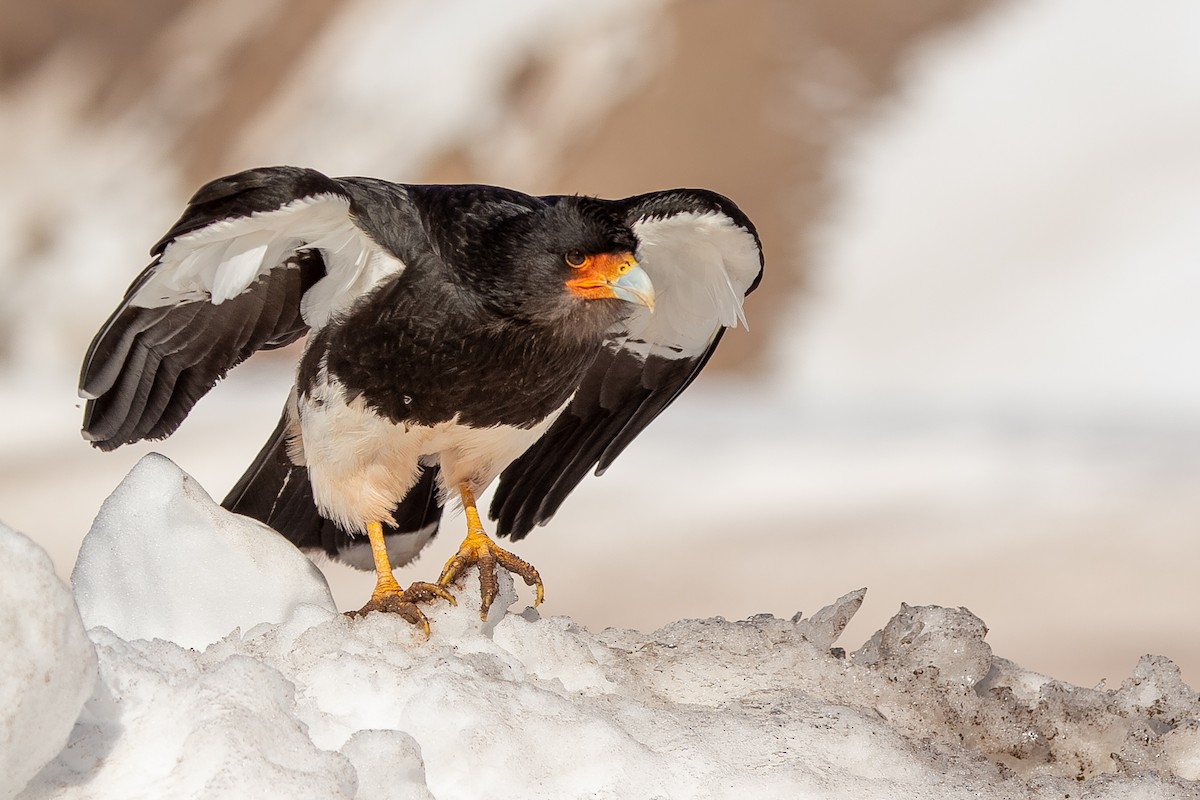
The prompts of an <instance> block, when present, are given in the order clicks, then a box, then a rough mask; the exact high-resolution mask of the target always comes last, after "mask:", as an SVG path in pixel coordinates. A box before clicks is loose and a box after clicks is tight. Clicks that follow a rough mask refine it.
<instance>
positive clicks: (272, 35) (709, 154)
mask: <svg viewBox="0 0 1200 800" xmlns="http://www.w3.org/2000/svg"><path fill="white" fill-rule="evenodd" d="M354 5H355V4H354V3H345V4H333V3H326V2H323V1H322V0H290V1H289V2H286V3H282V4H279V5H278V7H277V8H276V9H275V10H274V11H269V10H268V11H265V12H264V11H256V12H255V14H254V15H253V17H254V18H253V19H247V13H246V7H243V6H240V5H239V4H237V3H230V2H224V0H160V1H159V2H153V3H146V2H136V1H135V0H42V2H39V3H29V2H25V0H0V16H2V18H3V19H4V24H3V26H0V81H2V82H3V86H4V88H5V89H6V90H11V89H12V88H13V87H15V86H19V85H20V84H21V83H22V82H26V81H30V80H33V79H35V78H36V75H37V73H38V71H39V69H40V68H41V67H42V66H43V65H44V64H45V63H46V62H47V61H49V60H50V59H52V58H60V59H61V58H63V57H64V54H69V57H70V58H71V59H73V60H75V61H81V62H83V63H85V64H86V67H87V72H88V74H89V75H90V76H91V77H92V78H93V79H94V81H93V84H92V86H91V87H90V89H89V91H90V92H91V94H90V96H88V97H87V98H86V100H85V102H84V103H83V104H82V109H83V110H82V112H81V115H80V117H79V118H78V119H77V120H76V124H78V125H79V126H81V127H83V128H86V127H88V126H89V125H93V124H98V123H101V122H103V121H104V120H106V119H112V118H114V117H119V116H121V115H123V114H127V113H128V112H129V109H130V108H134V107H141V108H140V112H139V113H142V114H147V113H149V114H161V115H162V116H163V117H169V118H170V119H169V123H170V124H169V125H167V126H166V127H167V130H168V131H169V132H170V136H169V141H168V143H167V147H168V148H169V157H170V158H171V159H172V160H173V162H174V163H175V164H177V165H178V169H179V175H180V181H181V182H182V183H183V184H185V185H184V186H183V187H181V192H183V193H186V192H187V191H190V189H192V188H194V187H195V186H198V185H199V184H200V183H202V182H204V181H206V180H208V179H210V178H212V177H215V176H217V175H220V174H224V173H228V172H231V171H234V170H237V169H242V168H244V167H247V166H251V165H250V164H247V163H241V162H240V160H239V158H238V155H237V154H238V152H239V147H240V146H241V143H242V141H243V139H244V137H245V134H246V131H247V129H248V127H250V126H251V125H253V124H254V123H255V120H256V119H257V117H258V116H259V114H260V112H261V110H262V108H263V107H264V105H265V104H266V103H267V102H268V101H269V100H270V98H272V96H274V95H275V93H277V92H279V91H280V90H281V88H282V87H283V86H284V85H285V84H287V83H288V81H289V78H290V76H291V75H292V74H293V73H294V71H295V70H296V69H297V67H298V66H299V65H300V64H302V63H303V62H304V61H305V60H306V59H307V58H309V56H310V54H311V51H312V49H313V48H314V43H315V42H316V41H317V40H318V39H319V38H320V37H321V35H322V34H323V32H325V31H326V30H327V29H328V28H329V26H330V25H332V24H333V23H334V22H335V21H336V17H337V15H339V14H344V13H346V12H347V10H348V9H350V8H351V7H353V6H354ZM984 5H986V0H972V1H971V2H966V3H963V2H955V1H954V0H912V2H907V3H902V4H900V3H891V2H887V0H863V2H858V3H853V4H847V3H842V2H838V1H837V0H811V1H809V2H799V3H798V2H793V0H746V1H745V2H739V3H732V2H728V0H724V1H722V0H679V1H678V2H673V3H667V4H665V5H664V6H663V7H662V10H661V11H660V10H659V6H658V5H656V4H649V3H648V4H646V12H647V13H648V14H658V15H661V16H660V18H658V19H656V20H655V21H654V27H655V43H656V48H655V49H656V52H655V53H654V54H653V55H654V59H652V60H648V61H649V63H650V65H651V71H650V74H649V75H648V76H647V77H646V79H645V80H644V82H643V84H642V85H641V86H640V87H637V88H636V89H635V90H634V91H632V92H631V93H629V94H627V95H626V96H625V97H624V98H622V99H620V100H619V101H618V102H617V103H616V104H615V105H614V106H613V107H611V108H606V109H604V113H603V114H602V115H601V116H600V117H599V118H598V122H596V123H594V124H590V125H588V126H587V129H586V131H585V132H584V134H583V135H577V136H573V137H572V138H571V139H570V141H568V142H566V143H565V145H563V143H561V142H560V143H558V144H559V145H563V146H560V147H558V148H551V149H549V151H550V152H552V155H551V157H550V158H549V161H548V163H545V164H542V165H541V166H540V168H539V169H537V170H530V171H529V174H528V177H526V178H525V179H524V180H523V181H522V180H517V179H516V178H521V177H522V172H521V170H520V169H519V168H517V169H515V170H514V168H513V165H511V164H503V165H499V164H496V163H494V161H491V160H489V158H488V150H487V148H480V147H477V146H476V144H477V143H475V142H472V141H449V142H446V143H445V146H444V148H443V150H442V152H440V153H439V154H437V155H436V157H435V158H433V159H431V160H430V161H429V163H427V164H426V166H425V168H424V169H423V171H422V172H421V174H417V175H395V174H388V173H387V169H388V165H386V164H380V165H379V172H378V174H380V175H381V176H383V177H389V178H393V179H397V180H409V181H433V182H460V181H461V182H495V183H500V182H505V183H510V184H513V185H516V186H517V188H521V189H524V190H528V191H534V192H537V191H546V192H550V191H557V192H584V193H591V194H598V195H604V196H623V195H629V194H633V193H636V192H641V191H648V190H651V189H656V188H664V187H668V186H680V185H690V186H705V187H708V188H712V189H715V190H717V191H720V192H722V193H725V194H727V195H729V196H730V197H732V198H734V199H735V200H736V201H737V202H738V203H739V204H740V205H741V206H742V207H743V208H744V209H745V210H746V211H747V213H748V214H749V215H750V217H751V218H752V219H754V220H755V221H756V223H757V224H758V226H759V228H760V233H761V235H762V238H763V241H764V243H765V250H766V254H767V258H768V262H769V265H770V266H771V269H770V271H769V272H768V279H767V283H766V284H765V286H766V291H763V292H760V293H759V295H758V296H756V297H755V298H754V299H753V300H752V307H751V309H750V319H751V320H752V322H753V323H754V325H755V330H754V332H755V336H754V337H742V336H738V337H730V338H729V339H728V340H727V342H728V343H727V344H726V346H725V347H724V348H723V349H722V352H721V353H720V354H719V356H718V359H717V363H718V364H722V365H724V366H725V367H726V368H729V367H730V366H734V365H736V366H737V367H738V368H740V369H750V370H752V369H753V368H754V367H755V366H760V365H761V364H762V363H763V356H764V353H765V352H766V350H767V348H766V347H765V343H766V342H768V341H770V334H771V332H772V330H773V329H774V328H775V327H776V326H778V325H780V324H782V321H781V320H780V318H779V317H780V315H781V312H782V310H783V308H784V304H785V301H786V300H787V299H788V298H789V297H791V296H792V295H793V294H794V290H796V289H797V288H799V286H800V284H801V282H802V276H803V274H804V270H805V267H806V263H805V253H806V243H807V236H808V235H809V232H810V229H811V226H812V224H813V222H814V220H815V219H818V218H819V215H820V209H821V208H822V206H823V204H824V203H825V202H826V200H827V185H826V182H825V179H824V178H825V174H826V165H827V163H828V161H829V158H830V155H831V151H832V150H833V148H834V147H835V145H836V143H837V142H838V141H839V139H840V137H841V136H842V134H843V133H844V132H845V131H846V130H847V126H848V125H849V124H850V123H852V122H853V121H854V120H855V119H856V117H858V116H860V115H861V114H863V112H864V111H865V110H866V109H868V108H869V105H870V104H871V103H872V102H874V101H876V100H878V99H879V98H881V97H883V96H885V95H886V94H887V93H888V92H889V91H892V90H893V89H894V87H895V86H896V83H897V69H898V67H900V65H902V64H903V61H904V57H905V54H906V53H908V52H909V51H910V50H911V48H912V47H913V46H914V44H915V42H916V41H917V40H918V39H920V38H922V37H924V36H927V35H929V34H930V33H932V32H935V31H937V30H939V29H941V28H944V27H945V26H947V25H949V24H951V23H953V22H955V21H958V20H960V19H962V18H964V17H966V16H969V15H971V14H974V13H977V12H978V10H979V9H981V8H982V7H983V6H984ZM243 24H244V25H248V26H250V27H251V28H252V29H248V30H243V31H239V30H237V28H238V26H239V25H243ZM609 35H611V34H609ZM555 52H561V51H555ZM568 52H569V48H568ZM568 57H569V56H568ZM561 67H562V63H561V60H556V59H555V58H550V57H547V55H546V53H545V52H534V53H530V54H529V56H528V58H527V59H526V62H525V63H524V64H523V65H520V66H519V67H518V68H516V69H515V70H514V71H513V72H512V74H510V75H508V76H507V80H508V87H509V89H508V97H507V102H508V106H509V109H510V119H509V120H508V121H507V122H506V123H505V124H512V120H514V119H515V120H516V121H517V124H519V125H522V126H525V127H526V128H529V129H531V130H533V131H534V132H535V134H536V131H537V129H538V128H539V126H542V125H543V124H544V123H546V122H548V121H551V120H553V118H554V115H555V114H556V113H557V109H556V107H555V104H554V98H555V96H556V95H555V93H554V91H551V90H550V87H552V86H553V85H554V83H555V80H556V73H557V72H558V71H559V70H560V69H561ZM181 75H182V76H183V77H182V78H181V77H180V76H181ZM434 78H435V76H434V75H432V74H431V79H434ZM168 80H170V81H174V82H175V83H180V84H182V85H181V86H180V87H179V89H178V90H177V91H176V90H174V89H173V88H172V87H170V86H168V87H166V90H164V85H163V84H164V82H166V81H168ZM164 96H165V97H168V98H171V100H172V102H171V104H169V105H168V104H167V103H166V102H164V101H163V100H162V99H161V98H163V97H164ZM180 97H183V100H180ZM148 98H149V99H148ZM156 98H157V99H156ZM394 101H395V98H388V97H380V98H379V102H380V103H387V102H394ZM147 103H149V108H146V107H145V106H146V105H147ZM313 113H320V110H319V109H316V110H314V112H313ZM473 135H474V136H487V135H488V131H487V130H484V131H482V132H476V133H474V134H473ZM260 150H261V148H260ZM180 200H181V201H182V200H183V197H180ZM54 235H55V232H54V231H53V230H41V231H37V232H30V237H29V238H30V241H31V245H30V246H31V247H32V246H35V245H37V244H38V242H39V241H40V240H42V239H44V237H52V236H54ZM42 244H44V242H42Z"/></svg>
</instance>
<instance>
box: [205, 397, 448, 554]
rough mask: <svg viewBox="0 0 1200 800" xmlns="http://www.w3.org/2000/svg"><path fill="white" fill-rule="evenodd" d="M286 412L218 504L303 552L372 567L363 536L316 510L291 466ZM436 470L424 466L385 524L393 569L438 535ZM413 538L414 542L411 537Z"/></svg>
mask: <svg viewBox="0 0 1200 800" xmlns="http://www.w3.org/2000/svg"><path fill="white" fill-rule="evenodd" d="M287 426H288V419H287V412H286V411H285V412H284V414H283V415H282V416H281V417H280V419H279V424H278V425H276V426H275V431H274V432H273V433H272V434H271V437H270V438H269V439H267V443H266V444H265V445H263V448H262V450H260V451H259V453H258V455H257V456H256V457H255V459H254V462H253V463H252V464H251V465H250V467H249V468H248V469H247V470H246V472H245V474H244V475H242V477H241V478H240V479H239V480H238V482H237V483H236V484H235V485H234V487H233V488H232V489H230V490H229V494H228V495H227V496H226V497H225V499H224V500H222V501H221V505H222V506H224V507H225V508H227V509H229V510H230V511H233V512H234V513H237V514H243V515H245V516H247V517H253V518H254V519H257V520H259V521H261V522H265V523H266V524H267V525H270V526H271V527H272V528H274V529H275V530H277V531H279V533H281V534H283V535H284V536H285V537H287V539H288V540H289V541H291V542H292V543H293V544H295V545H296V546H297V547H299V548H300V549H301V550H318V551H322V552H324V553H326V554H327V555H329V556H330V557H332V558H335V559H338V560H339V561H345V562H346V563H348V564H351V565H352V566H355V567H358V568H360V569H371V567H372V561H371V557H370V548H369V546H368V545H367V541H366V538H365V537H363V536H359V535H357V534H351V533H347V532H346V531H344V530H342V529H341V528H339V527H338V526H337V525H336V524H334V523H333V522H332V521H330V520H328V519H325V518H324V517H322V516H321V514H320V512H319V511H318V510H317V504H316V501H315V500H314V499H313V492H312V485H311V484H310V483H309V482H308V469H307V468H306V467H303V466H297V465H296V464H293V463H292V460H291V459H290V458H289V457H288V449H287ZM437 475H438V468H437V467H426V468H424V469H423V470H422V471H421V476H420V478H419V479H418V480H417V483H416V485H415V486H413V488H412V489H410V490H409V492H408V494H407V495H406V496H405V497H404V500H403V501H401V502H400V504H399V505H398V506H397V508H396V510H395V512H393V515H392V516H393V517H394V518H395V520H396V525H395V526H391V525H384V528H383V530H384V536H385V539H386V540H387V542H388V553H389V554H390V556H391V559H392V565H393V566H400V565H401V564H404V563H407V562H408V561H410V560H411V559H412V558H413V557H414V556H415V555H416V554H417V552H419V551H420V549H421V547H422V546H424V544H425V543H426V542H427V541H428V540H429V539H430V538H432V537H433V535H434V534H436V533H437V528H438V523H439V521H440V520H441V516H442V504H441V502H440V501H439V498H438V489H437ZM414 537H415V538H414Z"/></svg>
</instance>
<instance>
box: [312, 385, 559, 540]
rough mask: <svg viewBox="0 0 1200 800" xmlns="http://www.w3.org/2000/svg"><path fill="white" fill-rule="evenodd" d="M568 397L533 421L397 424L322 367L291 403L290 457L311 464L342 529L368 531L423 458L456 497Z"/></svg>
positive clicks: (509, 457)
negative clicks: (293, 436) (521, 424)
mask: <svg viewBox="0 0 1200 800" xmlns="http://www.w3.org/2000/svg"><path fill="white" fill-rule="evenodd" d="M569 402H570V400H569V399H568V401H567V403H569ZM567 403H564V404H563V405H562V406H561V407H560V408H558V409H557V410H555V411H554V412H552V413H551V414H549V415H548V416H547V417H546V418H545V419H543V420H541V421H540V422H539V423H538V424H537V425H535V426H533V427H530V428H518V427H514V426H510V425H496V426H494V427H490V428H471V427H468V426H466V425H461V424H459V423H458V422H457V417H456V418H455V419H452V420H449V421H447V422H442V423H438V424H436V425H431V426H426V425H416V424H404V423H401V424H396V423H393V422H392V421H391V420H388V419H386V418H385V417H383V416H380V415H379V414H378V413H376V412H375V411H374V410H372V409H371V408H369V407H368V406H367V405H366V403H365V402H364V401H363V399H362V398H361V397H358V398H355V399H354V400H351V401H350V402H347V401H346V393H345V390H344V388H343V387H342V385H341V384H340V383H339V382H338V380H337V378H335V377H333V376H330V375H328V373H325V372H324V371H322V374H321V376H320V378H319V380H318V382H317V384H316V385H315V386H314V387H313V388H312V390H311V392H310V393H309V394H308V395H307V396H305V397H299V398H297V401H296V403H295V405H294V406H293V413H294V414H295V415H296V416H298V419H299V426H298V430H299V434H300V437H299V441H297V442H294V443H293V447H292V457H293V459H294V460H295V461H297V463H303V464H305V465H306V466H307V467H308V476H309V480H310V481H311V483H312V488H313V498H314V499H315V500H316V504H317V508H318V509H319V510H320V512H321V514H322V515H323V516H325V517H327V518H329V519H331V520H333V521H334V522H336V523H337V524H338V525H340V526H341V527H343V528H344V529H346V530H350V531H359V532H365V531H366V525H367V523H368V522H371V521H373V520H378V521H381V522H385V523H391V522H392V521H393V520H392V510H393V509H394V508H395V506H396V504H397V503H398V502H400V500H402V499H403V498H404V496H405V495H406V494H407V493H408V491H409V489H411V488H412V486H413V485H414V484H415V483H416V481H417V478H418V476H419V469H420V466H421V464H422V463H427V464H428V463H437V464H439V465H440V466H441V476H440V484H441V485H440V487H439V488H440V490H441V491H442V495H443V498H444V499H454V498H455V497H456V496H457V489H458V487H459V485H460V484H463V483H466V484H468V485H469V486H470V488H471V490H472V492H474V493H476V494H478V493H480V492H482V491H483V490H484V488H486V487H487V485H488V484H489V483H491V482H492V481H493V480H495V478H496V476H497V475H499V474H500V473H501V471H503V470H504V468H505V467H507V466H508V465H509V464H510V463H511V462H512V461H513V460H514V459H516V458H517V457H518V456H520V455H521V454H522V453H523V452H525V450H527V449H528V448H529V446H530V445H532V444H533V443H534V442H535V441H537V440H538V439H539V438H541V436H542V434H543V433H545V432H546V430H547V428H549V427H550V425H551V424H552V423H553V422H554V420H555V419H556V418H557V417H558V415H559V414H561V413H562V411H563V409H564V408H566V405H567Z"/></svg>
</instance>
